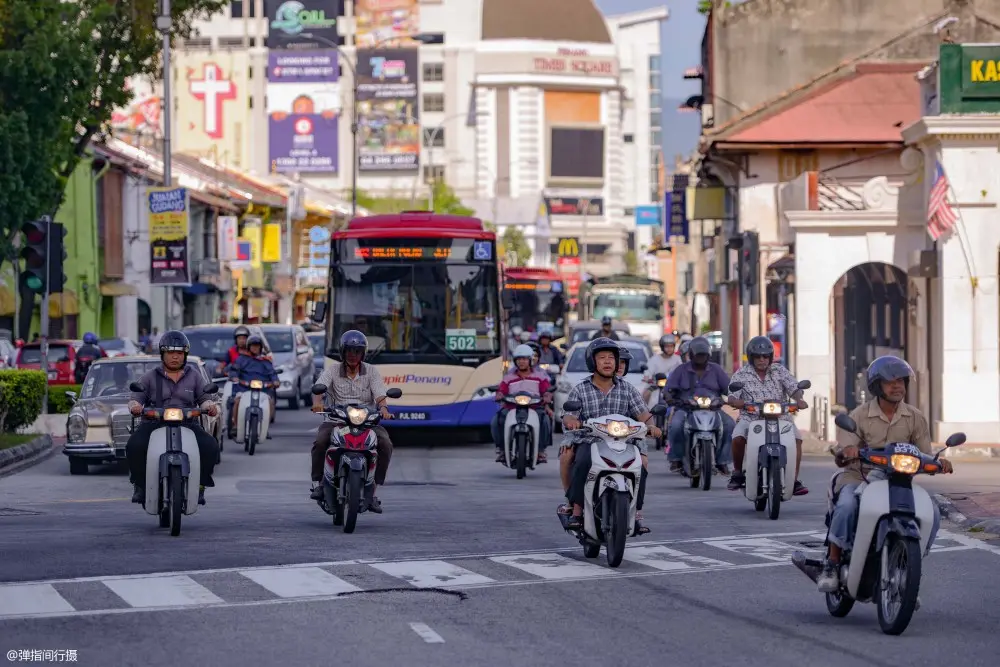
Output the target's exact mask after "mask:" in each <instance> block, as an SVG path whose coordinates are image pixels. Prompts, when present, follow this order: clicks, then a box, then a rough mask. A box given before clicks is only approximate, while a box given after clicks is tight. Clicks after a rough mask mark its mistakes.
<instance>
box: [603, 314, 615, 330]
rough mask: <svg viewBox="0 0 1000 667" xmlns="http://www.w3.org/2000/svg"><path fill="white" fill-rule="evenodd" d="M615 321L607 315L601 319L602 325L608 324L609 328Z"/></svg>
mask: <svg viewBox="0 0 1000 667" xmlns="http://www.w3.org/2000/svg"><path fill="white" fill-rule="evenodd" d="M613 321H614V320H612V319H611V316H610V315H605V316H604V317H602V318H601V324H607V325H608V326H609V327H610V326H611V323H612V322H613Z"/></svg>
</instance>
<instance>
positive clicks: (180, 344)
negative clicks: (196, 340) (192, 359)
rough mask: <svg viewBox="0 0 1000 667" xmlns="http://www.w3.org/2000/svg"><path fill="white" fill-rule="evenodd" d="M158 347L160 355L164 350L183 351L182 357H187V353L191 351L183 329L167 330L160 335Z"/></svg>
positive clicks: (189, 342)
mask: <svg viewBox="0 0 1000 667" xmlns="http://www.w3.org/2000/svg"><path fill="white" fill-rule="evenodd" d="M159 348H160V356H161V357H162V356H163V353H164V352H183V353H184V358H185V359H187V355H188V353H189V352H190V351H191V341H189V340H188V337H187V336H185V335H184V332H183V331H176V330H175V331H168V332H166V333H165V334H163V335H162V336H160V341H159Z"/></svg>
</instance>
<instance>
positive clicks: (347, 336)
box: [340, 329, 368, 361]
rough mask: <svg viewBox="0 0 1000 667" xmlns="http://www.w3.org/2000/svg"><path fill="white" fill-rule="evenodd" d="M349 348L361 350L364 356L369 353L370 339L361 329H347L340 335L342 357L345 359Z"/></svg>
mask: <svg viewBox="0 0 1000 667" xmlns="http://www.w3.org/2000/svg"><path fill="white" fill-rule="evenodd" d="M348 349H355V350H361V355H362V357H363V356H364V355H365V354H367V353H368V339H367V338H365V335H364V334H363V333H361V332H360V331H356V330H354V329H352V330H350V331H345V332H344V335H343V336H341V337H340V359H341V361H343V360H344V354H345V353H346V352H347V350H348Z"/></svg>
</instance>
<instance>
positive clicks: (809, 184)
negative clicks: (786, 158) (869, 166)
mask: <svg viewBox="0 0 1000 667" xmlns="http://www.w3.org/2000/svg"><path fill="white" fill-rule="evenodd" d="M901 184H902V183H901V182H899V183H890V182H889V179H888V178H886V177H884V176H879V177H876V178H871V179H866V180H861V179H837V178H834V177H832V176H829V175H827V174H822V173H820V172H816V171H807V172H804V173H803V174H801V175H800V176H799V177H798V178H795V179H793V180H791V181H789V182H788V183H785V184H784V185H782V186H781V187H780V199H781V208H782V210H783V211H789V212H790V211H840V212H844V211H869V210H886V209H894V208H896V200H897V198H898V196H899V186H900V185H901Z"/></svg>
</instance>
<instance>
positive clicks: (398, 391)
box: [385, 387, 403, 398]
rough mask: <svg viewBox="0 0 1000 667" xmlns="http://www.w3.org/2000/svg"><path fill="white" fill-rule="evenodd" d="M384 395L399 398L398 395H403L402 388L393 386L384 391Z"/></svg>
mask: <svg viewBox="0 0 1000 667" xmlns="http://www.w3.org/2000/svg"><path fill="white" fill-rule="evenodd" d="M385 395H386V396H388V397H389V398H399V397H400V396H402V395H403V390H402V389H397V388H396V387H393V388H392V389H389V390H388V391H386V392H385Z"/></svg>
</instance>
